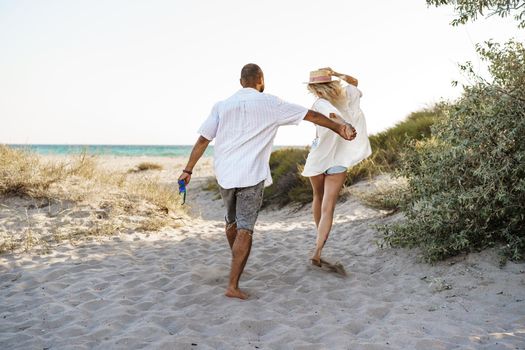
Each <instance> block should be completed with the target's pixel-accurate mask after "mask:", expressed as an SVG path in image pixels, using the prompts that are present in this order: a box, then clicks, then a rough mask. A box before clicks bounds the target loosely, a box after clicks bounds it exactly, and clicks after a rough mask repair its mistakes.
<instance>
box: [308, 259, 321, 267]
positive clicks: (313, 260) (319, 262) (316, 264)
mask: <svg viewBox="0 0 525 350" xmlns="http://www.w3.org/2000/svg"><path fill="white" fill-rule="evenodd" d="M310 261H311V262H312V265H315V266H319V267H321V266H322V264H321V258H317V257H312V258H311V259H310Z"/></svg>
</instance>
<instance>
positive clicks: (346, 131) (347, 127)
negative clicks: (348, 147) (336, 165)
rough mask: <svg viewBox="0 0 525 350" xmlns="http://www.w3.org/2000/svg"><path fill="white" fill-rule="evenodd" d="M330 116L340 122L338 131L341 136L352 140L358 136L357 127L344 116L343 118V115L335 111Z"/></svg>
mask: <svg viewBox="0 0 525 350" xmlns="http://www.w3.org/2000/svg"><path fill="white" fill-rule="evenodd" d="M329 117H330V119H332V120H335V121H336V122H337V123H339V124H340V127H339V129H338V131H337V133H338V134H339V136H341V137H342V138H344V139H345V140H347V141H352V140H353V139H355V138H356V136H357V132H356V130H355V128H354V127H353V126H352V124H350V123H347V122H346V120H344V119H343V118H341V116H339V115H337V114H335V113H330V116H329Z"/></svg>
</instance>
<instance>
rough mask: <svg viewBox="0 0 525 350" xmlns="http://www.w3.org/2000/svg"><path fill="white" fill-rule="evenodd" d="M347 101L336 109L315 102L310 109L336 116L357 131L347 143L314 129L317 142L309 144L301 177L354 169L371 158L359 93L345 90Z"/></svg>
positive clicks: (318, 127)
mask: <svg viewBox="0 0 525 350" xmlns="http://www.w3.org/2000/svg"><path fill="white" fill-rule="evenodd" d="M345 90H346V99H345V101H344V103H342V104H341V105H338V106H337V107H336V106H334V105H332V104H331V103H330V102H329V101H327V100H325V99H322V98H320V99H318V100H317V101H315V103H314V104H313V106H312V109H313V110H314V111H317V112H319V113H322V114H324V115H326V116H329V115H330V113H335V114H337V115H339V116H340V117H342V118H343V119H344V120H345V121H347V122H349V123H350V124H352V126H353V127H354V128H355V129H356V132H357V136H356V138H355V139H353V140H352V141H346V140H344V139H343V138H342V137H340V136H339V135H337V134H336V133H334V132H332V131H331V130H329V129H327V128H324V127H321V126H316V129H317V138H316V140H314V143H313V144H312V148H311V150H310V153H309V154H308V158H307V159H306V164H305V166H304V170H303V172H302V175H303V176H315V175H319V174H322V173H324V172H325V171H326V170H327V169H329V168H331V167H333V166H337V165H341V166H345V167H347V168H348V167H350V166H353V165H355V164H357V163H359V162H360V161H362V160H363V159H365V158H367V157H368V156H370V154H372V149H371V147H370V141H369V140H368V133H367V130H366V121H365V116H364V114H363V111H362V110H361V107H360V98H361V96H362V93H361V91H360V90H359V89H358V88H357V87H355V86H353V85H348V86H346V87H345Z"/></svg>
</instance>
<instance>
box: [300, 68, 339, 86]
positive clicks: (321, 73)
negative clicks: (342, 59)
mask: <svg viewBox="0 0 525 350" xmlns="http://www.w3.org/2000/svg"><path fill="white" fill-rule="evenodd" d="M331 81H333V80H332V76H331V75H330V71H329V70H326V69H318V70H314V71H311V72H310V80H309V81H308V83H306V84H323V83H329V82H331Z"/></svg>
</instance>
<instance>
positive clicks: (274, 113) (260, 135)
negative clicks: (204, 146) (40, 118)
mask: <svg viewBox="0 0 525 350" xmlns="http://www.w3.org/2000/svg"><path fill="white" fill-rule="evenodd" d="M307 112H308V109H307V108H304V107H302V106H299V105H296V104H292V103H287V102H285V101H283V100H281V99H280V98H278V97H275V96H272V95H268V94H264V93H261V92H259V91H257V90H255V89H252V88H244V89H241V90H239V91H238V92H237V93H235V94H234V95H233V96H231V97H230V98H228V99H226V100H224V101H221V102H218V103H216V104H215V106H213V109H212V111H211V113H210V115H209V117H208V118H207V119H206V121H204V123H203V124H202V126H201V127H200V129H199V134H201V135H202V136H203V137H205V138H206V139H208V140H213V139H215V151H214V153H215V154H214V166H215V176H216V177H217V182H218V183H219V185H220V186H221V187H222V188H226V189H228V188H236V187H249V186H253V185H256V184H258V183H259V182H261V181H263V180H265V186H269V185H271V184H272V177H271V174H270V165H269V161H270V154H271V153H272V146H273V139H274V138H275V134H276V133H277V129H278V128H279V126H281V125H292V124H295V125H297V124H299V122H300V121H301V120H303V119H304V117H305V115H306V113H307Z"/></svg>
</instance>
